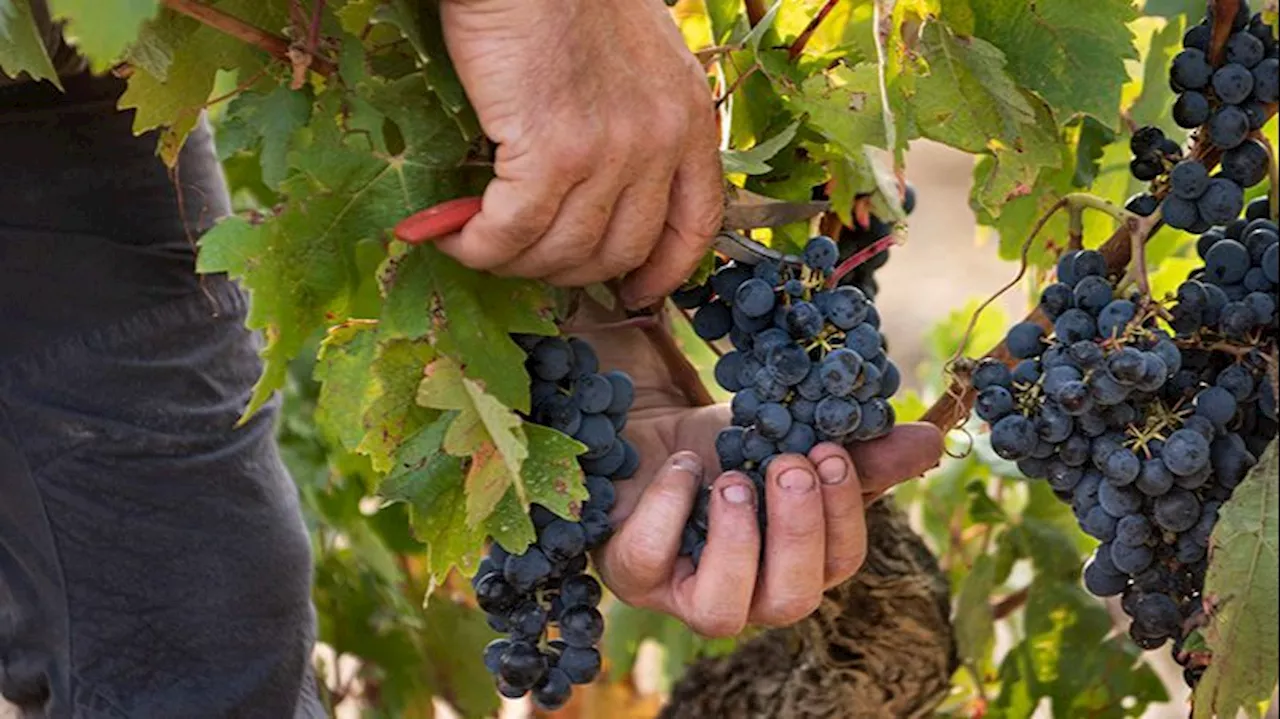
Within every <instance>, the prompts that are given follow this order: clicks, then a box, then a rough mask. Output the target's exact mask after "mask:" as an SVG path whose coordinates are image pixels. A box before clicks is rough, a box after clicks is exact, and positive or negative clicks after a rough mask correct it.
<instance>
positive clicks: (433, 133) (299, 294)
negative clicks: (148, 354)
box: [199, 75, 527, 416]
mask: <svg viewBox="0 0 1280 719" xmlns="http://www.w3.org/2000/svg"><path fill="white" fill-rule="evenodd" d="M368 92H369V98H370V102H371V103H372V104H374V105H375V106H377V107H378V108H380V109H381V110H382V111H383V112H385V114H386V115H387V116H388V117H389V118H391V119H392V120H394V121H395V122H396V125H397V126H398V128H399V130H400V134H401V136H402V137H403V138H404V144H405V149H404V151H403V152H402V153H400V154H399V155H396V156H394V157H383V156H380V155H374V154H371V153H370V152H369V151H368V149H362V147H361V142H362V141H361V140H360V139H359V138H350V137H349V136H346V135H344V134H343V132H342V129H341V128H340V127H339V126H338V125H337V121H336V118H337V117H338V115H339V112H338V109H339V103H340V102H341V97H340V96H339V95H338V94H337V92H328V93H325V94H324V95H322V96H321V97H320V98H319V99H318V106H319V109H318V110H317V111H316V112H315V113H314V114H313V116H312V123H311V124H310V125H308V126H307V127H306V128H304V129H303V130H301V131H299V132H298V134H297V137H296V139H295V143H294V148H293V152H292V153H291V154H290V156H289V157H290V164H291V165H292V166H293V168H294V169H295V170H296V172H295V173H294V174H293V175H291V176H290V177H289V179H288V180H286V181H285V182H284V183H282V184H281V192H282V194H283V195H284V196H285V197H287V198H289V202H288V203H287V204H286V205H285V207H284V209H283V210H282V211H281V212H280V213H279V214H277V215H275V216H274V217H271V218H269V219H268V220H267V221H266V222H265V223H263V224H260V225H249V224H248V223H246V222H245V221H243V220H236V221H228V222H223V223H221V224H219V225H218V226H217V227H215V228H214V229H213V231H211V232H210V233H208V234H206V235H205V237H204V238H203V239H202V240H201V256H200V263H199V269H200V271H202V272H230V273H231V274H233V275H235V276H238V277H242V278H243V279H244V281H245V284H246V285H247V286H248V287H249V289H250V291H251V292H252V293H253V297H254V301H253V308H252V310H251V312H250V317H249V323H250V326H251V327H254V328H261V329H264V330H265V331H266V335H267V340H268V342H267V346H266V347H265V348H264V350H263V357H264V359H265V360H266V368H265V370H264V373H263V376H262V378H261V379H259V381H258V384H257V386H256V387H255V388H254V394H253V398H252V400H251V402H250V404H249V407H248V409H246V416H248V415H251V414H253V413H254V412H256V411H257V409H258V408H259V407H261V406H262V403H263V402H265V401H266V399H267V398H268V397H269V396H270V394H271V392H273V391H274V390H275V389H277V388H278V387H279V386H280V383H281V382H282V381H283V377H284V366H285V363H286V362H288V360H289V359H290V358H291V357H293V356H294V355H295V354H296V353H297V352H298V351H299V350H300V349H301V347H302V343H303V342H304V341H305V339H306V338H307V337H308V336H309V335H310V334H311V333H312V332H315V331H316V330H318V329H319V328H321V327H323V326H324V325H325V324H327V323H330V322H332V321H333V320H338V321H341V320H342V319H345V318H346V317H347V316H349V315H348V311H349V310H350V308H351V305H352V303H353V302H354V301H355V299H356V297H357V296H358V294H359V292H360V289H361V287H362V285H363V284H364V278H362V277H361V276H360V274H359V272H358V271H357V269H358V262H357V245H358V244H359V243H360V241H362V240H367V239H373V238H379V237H381V236H383V235H384V233H386V232H387V231H388V230H389V229H390V228H391V227H393V226H394V225H395V224H396V223H397V222H399V221H400V220H401V219H403V218H405V217H407V216H408V215H410V214H412V213H413V212H415V211H417V210H418V209H421V208H422V207H424V206H427V205H431V204H435V203H437V202H440V201H441V200H444V199H446V198H449V197H455V196H457V195H459V194H461V191H462V188H463V187H464V186H465V184H464V183H465V177H463V176H462V173H460V172H459V171H458V168H457V166H458V164H459V162H460V161H461V160H462V158H463V156H464V155H465V153H466V144H465V143H464V142H463V141H462V139H461V137H460V136H459V134H458V132H457V128H456V125H454V124H453V122H452V120H450V119H449V118H448V116H447V115H446V114H445V113H444V112H443V110H441V109H440V107H439V105H438V104H435V103H433V102H432V96H431V95H430V94H429V92H428V90H427V89H426V87H425V86H424V85H423V83H422V82H421V77H420V76H413V75H411V76H408V77H405V78H402V79H400V80H397V81H396V82H394V83H389V84H381V83H371V85H370V88H369V90H368ZM425 310H426V308H425V305H424V306H423V308H422V311H424V312H425ZM389 336H390V337H394V336H396V335H394V334H391V335H389ZM411 339H412V338H411ZM526 391H527V390H526Z"/></svg>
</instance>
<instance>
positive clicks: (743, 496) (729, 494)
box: [720, 483, 751, 504]
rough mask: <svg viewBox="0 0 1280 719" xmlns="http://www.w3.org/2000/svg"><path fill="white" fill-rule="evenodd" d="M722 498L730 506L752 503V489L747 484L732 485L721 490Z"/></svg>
mask: <svg viewBox="0 0 1280 719" xmlns="http://www.w3.org/2000/svg"><path fill="white" fill-rule="evenodd" d="M720 496H722V497H724V499H725V501H726V502H728V503H729V504H747V503H749V502H750V501H751V489H750V488H749V487H747V485H745V484H737V483H734V484H730V485H728V486H726V487H723V488H722V489H721V490H720Z"/></svg>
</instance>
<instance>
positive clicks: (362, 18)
mask: <svg viewBox="0 0 1280 719" xmlns="http://www.w3.org/2000/svg"><path fill="white" fill-rule="evenodd" d="M381 4H382V0H347V3H346V4H345V5H343V6H342V7H340V8H338V10H337V12H335V13H334V14H335V15H337V16H338V24H339V25H341V26H342V29H343V30H346V31H347V32H348V33H350V34H352V35H355V36H357V37H359V36H360V33H362V32H364V29H365V26H366V25H368V24H369V22H370V21H371V20H373V13H374V11H376V10H377V9H378V6H380V5H381Z"/></svg>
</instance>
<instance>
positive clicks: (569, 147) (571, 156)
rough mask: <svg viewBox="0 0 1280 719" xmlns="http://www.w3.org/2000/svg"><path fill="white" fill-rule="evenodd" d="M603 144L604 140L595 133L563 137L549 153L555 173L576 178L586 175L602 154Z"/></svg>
mask: <svg viewBox="0 0 1280 719" xmlns="http://www.w3.org/2000/svg"><path fill="white" fill-rule="evenodd" d="M604 145H605V142H604V140H603V139H602V138H601V137H600V135H598V134H596V133H588V134H585V135H583V136H581V137H568V138H565V139H564V140H563V141H562V142H559V143H557V144H556V146H555V150H554V152H552V153H551V157H552V158H553V160H552V165H553V167H554V169H555V172H556V174H558V175H560V176H564V177H572V178H577V179H581V178H584V177H587V176H588V175H590V174H591V170H592V168H593V167H594V165H595V163H596V161H597V160H598V158H599V157H600V155H601V154H602V151H603V148H604Z"/></svg>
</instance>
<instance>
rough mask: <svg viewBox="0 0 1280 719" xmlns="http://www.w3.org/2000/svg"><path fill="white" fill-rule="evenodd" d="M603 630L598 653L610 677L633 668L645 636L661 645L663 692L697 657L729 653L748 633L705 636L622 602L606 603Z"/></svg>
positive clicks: (664, 616)
mask: <svg viewBox="0 0 1280 719" xmlns="http://www.w3.org/2000/svg"><path fill="white" fill-rule="evenodd" d="M605 623H606V625H607V626H608V627H609V631H607V632H605V635H604V640H603V642H602V644H601V647H600V653H601V654H603V655H604V656H605V659H606V660H607V661H608V663H609V678H610V679H611V680H613V681H625V680H626V679H627V678H628V677H629V676H630V674H631V671H632V669H634V667H635V662H636V653H637V652H638V651H639V649H640V645H641V643H643V642H644V641H645V640H646V639H649V640H654V641H656V642H657V643H658V644H660V645H662V648H663V650H664V654H665V655H666V656H665V661H664V667H663V673H662V676H661V677H660V678H661V680H662V683H663V687H662V691H669V690H670V684H671V682H672V681H673V680H674V679H676V678H678V677H679V676H680V675H681V674H683V673H684V668H685V667H686V666H688V665H689V664H692V663H693V661H694V660H696V659H698V658H700V657H717V656H722V655H725V654H729V653H731V652H732V651H733V650H734V649H735V648H736V647H737V646H738V642H739V641H746V640H747V639H749V638H750V634H749V633H748V634H744V635H743V636H740V637H728V638H724V639H704V638H703V637H700V636H698V635H697V634H695V633H693V632H691V631H689V628H688V627H687V626H685V625H684V624H683V623H682V622H681V621H680V620H679V619H676V618H675V617H672V616H670V615H667V614H662V613H660V612H655V611H652V610H649V609H640V608H638V607H632V606H629V605H627V604H624V603H622V602H613V603H612V604H610V605H609V610H608V612H607V615H606V618H605Z"/></svg>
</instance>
